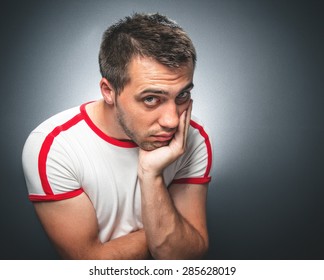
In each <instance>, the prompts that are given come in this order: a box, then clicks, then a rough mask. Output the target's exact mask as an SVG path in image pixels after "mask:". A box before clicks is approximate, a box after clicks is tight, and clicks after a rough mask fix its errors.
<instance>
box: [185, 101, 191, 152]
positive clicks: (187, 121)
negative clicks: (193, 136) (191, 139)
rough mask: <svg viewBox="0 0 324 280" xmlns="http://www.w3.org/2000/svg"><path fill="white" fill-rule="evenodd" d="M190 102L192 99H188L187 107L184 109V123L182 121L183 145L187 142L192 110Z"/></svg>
mask: <svg viewBox="0 0 324 280" xmlns="http://www.w3.org/2000/svg"><path fill="white" fill-rule="evenodd" d="M192 103H193V100H192V99H191V100H190V103H189V106H188V109H187V110H186V111H185V123H184V132H183V147H184V148H185V147H186V144H187V137H188V131H189V127H190V120H191V112H192Z"/></svg>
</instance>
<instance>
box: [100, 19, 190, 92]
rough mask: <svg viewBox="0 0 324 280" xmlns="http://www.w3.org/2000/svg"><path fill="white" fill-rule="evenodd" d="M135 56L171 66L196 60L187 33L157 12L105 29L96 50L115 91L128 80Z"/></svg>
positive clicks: (182, 64)
mask: <svg viewBox="0 0 324 280" xmlns="http://www.w3.org/2000/svg"><path fill="white" fill-rule="evenodd" d="M137 56H139V57H148V58H152V59H154V60H156V61H157V62H158V63H161V64H162V65H165V66H167V67H169V68H174V69H176V68H179V67H181V66H184V65H186V64H192V65H193V66H195V63H196V51H195V48H194V46H193V44H192V42H191V40H190V38H189V37H188V35H187V34H186V33H185V32H184V31H183V29H182V28H181V27H180V26H179V25H177V24H176V23H175V22H174V21H172V20H170V19H168V18H167V17H165V16H162V15H160V14H151V15H149V14H134V15H133V16H130V17H126V18H124V19H122V20H120V21H119V22H117V23H116V24H114V25H112V26H111V27H109V28H108V29H107V30H106V31H105V33H104V35H103V38H102V43H101V46H100V52H99V65H100V72H101V75H102V77H104V78H106V79H107V80H108V81H109V82H110V84H111V86H112V87H113V88H114V90H115V92H116V93H117V94H119V93H120V92H121V91H122V90H123V88H124V87H125V85H126V84H127V83H128V82H129V80H130V76H129V72H128V69H129V64H130V62H131V61H132V59H133V58H134V57H137Z"/></svg>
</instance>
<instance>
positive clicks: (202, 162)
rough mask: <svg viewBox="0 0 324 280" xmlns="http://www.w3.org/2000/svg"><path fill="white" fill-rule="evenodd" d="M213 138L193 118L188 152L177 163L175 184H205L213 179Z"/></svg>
mask: <svg viewBox="0 0 324 280" xmlns="http://www.w3.org/2000/svg"><path fill="white" fill-rule="evenodd" d="M211 167H212V145H211V139H210V137H209V135H208V133H207V132H206V129H205V128H204V126H202V125H201V124H199V123H198V122H197V121H194V120H191V122H190V129H189V134H188V140H187V150H186V153H185V154H184V155H183V156H182V157H181V160H180V161H179V162H178V163H177V164H176V169H177V172H176V174H175V177H174V179H173V181H172V183H174V184H184V183H187V184H205V183H209V182H210V181H211V176H210V171H211Z"/></svg>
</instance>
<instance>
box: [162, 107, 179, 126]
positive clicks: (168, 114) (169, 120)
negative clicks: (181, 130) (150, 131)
mask: <svg viewBox="0 0 324 280" xmlns="http://www.w3.org/2000/svg"><path fill="white" fill-rule="evenodd" d="M161 109H162V111H161V116H160V119H159V124H160V126H161V127H163V128H164V129H167V130H174V129H176V128H177V127H178V125H179V120H180V114H179V109H178V107H177V105H176V104H175V103H173V102H170V103H169V104H165V105H164V106H163V108H161Z"/></svg>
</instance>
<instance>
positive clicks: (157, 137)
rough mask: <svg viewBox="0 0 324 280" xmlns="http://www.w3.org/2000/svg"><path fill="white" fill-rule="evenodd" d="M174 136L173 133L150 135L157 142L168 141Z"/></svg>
mask: <svg viewBox="0 0 324 280" xmlns="http://www.w3.org/2000/svg"><path fill="white" fill-rule="evenodd" d="M173 136H174V133H163V134H158V135H152V137H153V138H154V139H155V140H156V141H159V142H168V141H170V140H171V139H172V138H173Z"/></svg>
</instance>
